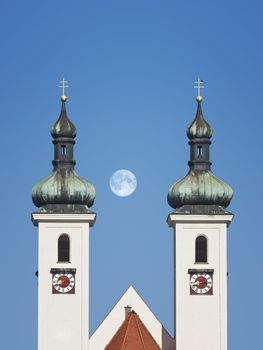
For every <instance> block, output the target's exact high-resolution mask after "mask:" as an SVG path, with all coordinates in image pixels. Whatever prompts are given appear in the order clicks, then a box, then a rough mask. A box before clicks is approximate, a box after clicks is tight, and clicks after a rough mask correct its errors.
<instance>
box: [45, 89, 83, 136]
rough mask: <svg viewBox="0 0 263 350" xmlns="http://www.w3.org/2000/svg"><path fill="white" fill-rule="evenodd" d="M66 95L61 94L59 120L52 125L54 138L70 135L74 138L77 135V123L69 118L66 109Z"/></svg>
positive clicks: (51, 131)
mask: <svg viewBox="0 0 263 350" xmlns="http://www.w3.org/2000/svg"><path fill="white" fill-rule="evenodd" d="M66 100H67V97H66V96H61V112H60V115H59V118H58V120H57V121H56V122H55V124H54V125H53V126H52V128H51V130H50V133H51V135H52V137H53V138H54V139H57V138H60V137H69V138H72V139H74V138H75V137H76V136H77V130H76V128H75V125H74V124H73V123H72V122H71V121H70V120H69V118H68V115H67V110H66Z"/></svg>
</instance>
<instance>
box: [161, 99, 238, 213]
mask: <svg viewBox="0 0 263 350" xmlns="http://www.w3.org/2000/svg"><path fill="white" fill-rule="evenodd" d="M197 102H198V106H197V112H196V116H195V119H194V121H193V122H192V123H191V125H190V127H189V128H188V129H187V136H188V138H189V145H190V161H189V162H188V164H189V167H190V169H189V172H188V174H187V175H186V176H185V177H184V178H183V179H182V180H180V181H178V182H176V183H175V184H174V185H173V186H172V187H171V188H170V190H169V192H168V196H167V200H168V204H169V205H170V206H171V207H172V208H174V209H176V211H178V212H187V213H192V214H197V213H198V214H200V213H203V214H212V213H223V212H225V208H227V206H228V205H229V204H230V201H231V199H232V197H233V190H232V188H231V187H230V186H229V185H228V184H226V183H225V182H224V181H223V180H220V179H219V178H217V177H216V176H215V175H214V174H213V173H212V171H211V161H210V156H209V153H210V144H211V141H210V138H211V136H212V129H211V127H210V125H209V124H208V123H207V122H206V121H205V119H204V117H203V114H202V108H201V102H202V98H201V96H198V98H197Z"/></svg>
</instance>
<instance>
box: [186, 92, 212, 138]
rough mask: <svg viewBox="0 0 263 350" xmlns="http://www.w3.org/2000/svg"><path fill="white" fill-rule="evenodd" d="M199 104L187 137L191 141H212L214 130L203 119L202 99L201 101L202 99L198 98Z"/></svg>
mask: <svg viewBox="0 0 263 350" xmlns="http://www.w3.org/2000/svg"><path fill="white" fill-rule="evenodd" d="M197 102H198V105H197V111H196V117H195V119H194V120H193V122H192V124H191V125H190V126H189V128H188V129H187V136H188V138H189V139H190V140H191V139H194V138H208V139H210V138H211V137H212V128H211V126H210V125H209V124H208V123H207V121H206V120H205V119H204V117H203V113H202V108H201V102H202V99H200V97H199V98H197Z"/></svg>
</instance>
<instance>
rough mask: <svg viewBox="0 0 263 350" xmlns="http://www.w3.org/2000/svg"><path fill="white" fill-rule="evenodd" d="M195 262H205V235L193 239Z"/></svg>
mask: <svg viewBox="0 0 263 350" xmlns="http://www.w3.org/2000/svg"><path fill="white" fill-rule="evenodd" d="M195 262H197V263H206V262H207V239H206V237H205V236H198V237H197V238H196V240H195Z"/></svg>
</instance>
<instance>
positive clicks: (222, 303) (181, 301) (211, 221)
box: [168, 214, 233, 350]
mask: <svg viewBox="0 0 263 350" xmlns="http://www.w3.org/2000/svg"><path fill="white" fill-rule="evenodd" d="M232 217H233V216H232V215H230V214H229V215H176V214H170V215H169V218H168V223H169V225H170V226H171V227H174V235H175V237H174V253H175V300H174V303H175V339H176V350H193V349H195V350H211V349H213V350H226V349H227V237H226V235H227V225H228V224H229V223H230V222H231V220H232ZM199 235H204V236H206V238H207V243H208V247H207V249H208V259H207V263H195V240H196V238H197V236H199ZM189 269H193V270H202V269H203V270H206V269H211V270H214V272H213V295H190V275H189V273H188V271H189Z"/></svg>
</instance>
